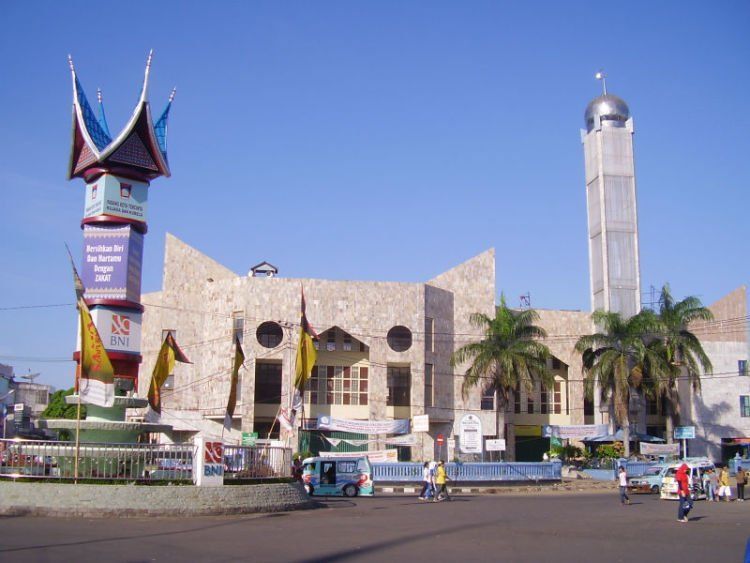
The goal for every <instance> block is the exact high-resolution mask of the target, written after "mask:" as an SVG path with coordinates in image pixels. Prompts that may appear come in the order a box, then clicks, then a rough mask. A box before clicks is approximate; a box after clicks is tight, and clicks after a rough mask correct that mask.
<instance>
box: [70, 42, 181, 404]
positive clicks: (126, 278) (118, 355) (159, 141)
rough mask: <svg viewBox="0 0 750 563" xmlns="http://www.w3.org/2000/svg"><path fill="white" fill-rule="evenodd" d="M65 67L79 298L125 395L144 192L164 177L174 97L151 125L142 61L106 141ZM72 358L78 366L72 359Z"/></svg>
mask: <svg viewBox="0 0 750 563" xmlns="http://www.w3.org/2000/svg"><path fill="white" fill-rule="evenodd" d="M69 62H70V71H71V73H72V76H73V134H72V146H71V150H70V161H69V163H68V179H69V180H70V179H73V178H81V179H83V181H84V182H85V183H86V198H85V201H84V208H83V219H82V221H81V228H82V229H83V261H82V267H81V278H82V279H83V283H84V286H85V287H86V293H85V294H84V298H85V300H86V303H87V304H88V306H89V308H90V309H91V316H92V318H93V319H94V322H95V323H96V327H97V330H98V331H99V334H100V335H101V337H102V342H103V343H104V346H105V348H106V349H107V355H108V356H109V358H110V361H111V362H112V366H113V367H114V371H115V384H116V387H119V388H120V389H121V390H129V389H132V388H133V386H137V379H138V367H139V364H140V363H141V317H142V314H143V306H142V305H141V264H142V258H143V237H144V235H145V234H146V231H147V224H146V210H147V200H148V188H149V185H150V183H151V181H152V180H154V179H156V178H158V177H159V176H167V177H168V176H169V175H170V172H169V165H168V162H167V120H168V117H169V110H170V107H171V105H172V100H173V99H174V91H173V92H172V95H171V96H170V97H169V102H168V103H167V106H166V109H165V110H164V111H163V112H162V114H161V116H160V117H159V119H158V120H157V121H156V122H154V121H153V119H152V118H151V107H150V104H149V101H148V80H149V72H150V69H151V54H149V56H148V61H147V63H146V71H145V76H144V78H143V85H142V87H141V91H140V96H139V97H138V103H137V104H136V106H135V110H134V111H133V114H132V116H131V117H130V119H129V121H128V123H127V124H126V125H125V128H124V129H123V130H122V131H121V132H120V133H119V134H118V135H117V136H116V137H115V138H112V136H111V135H110V132H109V126H108V125H107V121H106V118H105V115H104V106H103V103H102V96H101V92H99V93H98V96H97V97H98V112H97V113H95V112H94V110H93V109H92V107H91V105H90V104H89V101H88V99H87V98H86V94H85V93H84V91H83V87H82V86H81V82H80V81H79V79H78V76H77V74H76V71H75V68H74V67H73V61H72V59H69ZM78 350H80V342H79V345H78ZM74 357H75V359H76V360H78V361H79V362H80V359H79V352H76V354H75V356H74ZM136 388H137V387H136Z"/></svg>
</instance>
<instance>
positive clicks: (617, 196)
mask: <svg viewBox="0 0 750 563" xmlns="http://www.w3.org/2000/svg"><path fill="white" fill-rule="evenodd" d="M585 123H586V131H582V142H583V148H584V160H585V175H586V192H587V205H588V221H589V225H588V226H589V260H590V287H591V304H592V310H593V309H595V308H603V309H605V310H613V311H619V312H621V313H622V314H623V315H626V316H628V315H632V314H635V313H636V312H638V310H640V291H641V288H640V270H639V264H638V223H637V213H636V210H637V206H636V191H635V167H634V160H633V142H632V137H633V131H634V128H633V120H632V117H631V116H630V112H629V109H628V107H627V105H626V104H625V102H624V101H623V100H621V99H620V98H618V97H616V96H613V95H611V94H607V93H606V88H605V93H604V95H602V96H599V97H597V98H595V99H594V100H593V101H592V102H591V103H590V104H589V105H588V107H587V109H586V113H585ZM581 281H582V283H583V280H581ZM301 288H304V292H305V298H306V305H307V309H306V311H307V318H308V319H309V320H310V322H311V323H312V325H313V326H314V328H315V329H316V331H317V333H318V336H319V339H318V340H317V343H316V346H317V348H318V358H317V363H316V366H315V367H314V368H313V373H312V378H311V380H310V381H309V382H308V385H307V388H306V391H305V394H304V408H303V412H302V415H301V417H300V418H301V421H298V422H299V426H298V428H296V429H294V430H293V431H292V433H290V434H289V436H286V435H285V431H284V430H281V429H280V426H279V423H278V422H276V417H277V414H278V413H279V410H280V409H282V408H287V407H288V406H290V405H291V396H290V389H291V387H292V380H293V374H294V360H295V354H296V349H297V343H298V337H299V320H300V294H301ZM496 296H497V284H496V279H495V251H494V250H493V249H489V250H487V251H485V252H483V253H482V254H479V255H478V256H475V257H473V258H470V259H468V260H467V261H466V262H464V263H462V264H459V265H456V266H455V267H454V268H452V269H451V270H448V271H447V272H444V273H442V274H439V275H437V276H436V277H434V278H433V279H431V280H428V281H425V282H424V283H401V282H393V281H335V280H320V279H289V278H284V277H283V276H282V275H279V271H278V270H277V269H276V267H275V266H273V265H272V264H269V263H267V262H263V263H261V264H258V265H257V266H255V267H253V268H252V269H251V270H250V272H248V274H247V275H238V274H237V273H235V272H233V271H231V270H229V269H227V268H225V267H224V266H222V265H221V264H218V263H217V262H215V261H214V260H212V259H211V258H209V257H208V256H205V255H204V254H202V253H201V252H199V251H198V250H196V249H195V248H192V247H190V246H188V245H187V244H185V243H184V242H182V241H180V240H179V239H178V238H176V237H174V236H172V235H168V236H167V240H166V251H165V261H164V277H163V286H162V290H161V291H158V292H155V293H150V294H144V295H143V296H142V303H143V305H144V306H145V312H144V314H143V326H142V341H143V346H142V348H143V350H142V353H143V363H142V365H141V377H140V380H139V389H138V393H139V394H140V395H141V396H145V395H146V394H147V390H148V385H149V380H150V373H151V370H152V369H153V366H154V363H155V360H156V356H157V353H158V350H159V346H160V343H161V342H162V340H163V337H164V335H165V333H166V331H172V332H173V333H174V335H175V337H176V340H177V342H178V343H179V345H180V346H181V348H182V349H183V351H184V352H185V354H186V355H187V356H188V358H189V359H190V360H191V361H192V362H193V363H192V364H179V363H178V364H177V365H176V367H175V369H174V373H173V374H172V375H171V376H170V378H169V380H168V381H167V383H166V385H165V389H164V392H163V408H162V420H163V421H165V422H166V423H167V424H171V425H172V426H173V427H174V432H173V434H172V435H171V436H170V437H169V438H171V439H173V440H175V441H181V440H187V439H190V438H191V437H192V436H194V435H196V434H198V433H202V434H206V435H208V436H220V435H222V422H223V419H224V412H225V407H226V401H227V397H228V394H229V379H230V368H231V364H232V358H233V354H234V350H233V337H234V336H235V335H237V336H238V337H239V338H240V340H241V342H242V345H243V348H244V352H245V356H246V361H245V363H244V366H243V368H242V369H241V370H240V385H239V389H238V403H237V408H236V409H235V413H234V419H233V422H232V430H231V432H224V434H223V436H224V439H225V440H227V441H229V442H234V443H238V442H240V441H241V440H242V437H243V433H244V435H245V436H247V435H250V434H251V433H257V435H258V437H259V438H261V439H263V438H270V439H286V440H287V443H289V444H291V445H292V446H293V447H294V448H295V449H299V450H302V451H305V450H312V451H361V450H370V451H373V450H375V451H382V450H386V449H389V448H390V449H396V450H397V454H398V458H399V459H401V460H408V459H411V460H423V459H431V458H438V457H439V458H443V459H453V458H454V457H465V456H462V455H461V454H460V451H461V444H460V436H461V430H460V428H459V426H460V425H461V424H462V420H463V419H465V418H466V416H467V415H473V419H474V420H476V419H478V420H479V423H480V426H481V433H482V435H483V437H484V439H485V440H487V439H493V438H504V439H505V440H506V451H505V454H504V459H506V460H519V461H524V460H529V461H538V460H540V459H541V457H542V453H543V452H544V451H547V450H548V449H549V447H550V440H549V438H548V437H546V436H545V435H544V433H543V429H544V427H545V426H547V425H560V426H567V425H582V424H602V423H604V424H607V423H609V422H610V416H609V410H608V407H607V405H599V403H598V401H593V402H589V401H587V400H585V398H584V392H583V376H582V373H581V359H580V354H577V353H576V352H575V351H574V349H573V347H574V345H575V342H576V340H577V338H578V336H580V335H583V334H590V333H592V332H593V331H594V327H593V325H592V323H591V320H590V313H591V312H590V311H565V310H545V309H541V310H540V309H537V312H538V313H539V315H540V321H539V322H538V324H539V325H540V326H542V327H543V328H544V329H545V330H546V331H547V333H548V339H547V341H546V342H545V344H547V346H548V347H549V349H550V351H551V352H552V354H553V358H552V359H551V360H550V363H549V367H550V368H551V369H552V371H553V373H554V377H555V383H554V386H553V387H552V388H549V389H544V388H537V389H535V390H534V392H533V393H530V394H527V393H526V392H525V391H522V392H520V393H518V394H516V395H515V397H513V399H512V400H511V401H510V402H509V403H508V404H507V405H497V404H495V403H496V402H495V399H494V397H493V395H492V393H485V392H483V389H482V388H481V387H477V388H475V389H473V390H472V391H471V392H470V393H469V394H468V396H466V397H464V396H463V395H462V392H461V384H462V376H463V373H464V372H465V370H466V367H467V366H457V367H455V368H454V367H452V366H451V365H450V361H449V360H450V357H451V354H452V353H453V352H454V351H455V350H457V349H458V348H459V347H461V346H463V345H464V344H466V343H468V342H471V341H476V340H479V339H480V338H481V336H482V335H481V334H479V333H478V332H477V329H476V328H475V327H473V326H472V325H471V324H470V323H469V316H470V315H471V314H472V313H485V314H487V315H490V316H494V308H495V305H496ZM711 309H712V310H713V312H714V315H715V320H714V321H712V322H709V323H703V324H701V325H699V326H696V327H695V332H696V334H697V335H698V336H699V337H700V338H701V340H702V342H703V345H704V348H705V349H706V351H707V352H708V354H709V356H710V357H711V360H712V362H713V365H714V375H713V376H710V377H709V376H707V377H705V378H704V379H703V392H702V393H701V394H698V395H695V394H693V393H692V391H690V389H688V388H685V389H680V395H681V398H682V402H683V404H682V408H681V411H682V415H681V416H682V418H681V421H680V424H681V425H695V426H696V439H695V440H691V441H690V446H689V449H690V454H691V455H709V456H711V457H712V458H714V459H717V460H718V459H722V458H725V459H726V458H727V457H731V456H733V455H734V453H735V452H736V451H737V450H738V448H740V447H742V445H743V444H747V443H750V377H745V375H747V360H748V338H747V329H746V326H747V298H746V290H745V288H744V286H743V287H741V288H738V289H737V290H735V291H733V292H732V293H730V294H729V295H727V296H726V297H725V298H723V299H722V300H720V301H719V302H717V303H716V304H714V305H712V306H711ZM743 373H744V375H743ZM497 408H500V409H502V410H503V411H504V412H502V413H501V416H500V417H498V416H497V411H496V409H497ZM631 410H632V413H631V416H632V418H633V426H634V430H636V431H637V432H641V433H648V434H652V435H657V436H663V434H664V432H665V424H664V419H663V417H662V416H661V411H660V408H659V405H658V404H656V402H654V401H646V400H642V401H640V403H638V404H634V405H631ZM419 415H428V416H429V429H428V431H426V432H420V433H414V434H412V435H411V436H413V437H416V438H412V441H411V442H409V441H406V440H404V441H401V442H399V441H398V440H393V438H396V436H395V435H391V434H387V433H379V434H368V433H366V432H364V431H360V432H356V431H355V432H351V431H342V430H341V429H333V430H331V429H326V428H321V427H320V426H319V423H320V421H321V420H328V419H340V420H343V421H360V422H365V421H366V422H370V423H375V422H388V421H398V420H412V421H413V420H414V417H415V416H419ZM498 420H499V421H500V422H498ZM498 426H501V427H498ZM344 440H347V441H344ZM352 442H354V443H352ZM493 453H494V452H493ZM483 455H484V454H483ZM495 456H497V454H495ZM475 457H478V456H475ZM485 459H489V456H487V457H485ZM495 459H497V457H495Z"/></svg>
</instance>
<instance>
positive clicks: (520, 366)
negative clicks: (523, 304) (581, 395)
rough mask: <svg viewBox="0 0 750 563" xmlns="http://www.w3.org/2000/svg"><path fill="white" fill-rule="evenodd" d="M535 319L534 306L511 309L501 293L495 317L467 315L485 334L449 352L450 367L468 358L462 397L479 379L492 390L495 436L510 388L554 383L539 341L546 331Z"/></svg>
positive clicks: (485, 388)
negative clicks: (477, 340)
mask: <svg viewBox="0 0 750 563" xmlns="http://www.w3.org/2000/svg"><path fill="white" fill-rule="evenodd" d="M538 319H539V315H538V314H537V313H536V311H534V310H533V309H525V310H521V311H516V310H513V309H510V308H509V307H508V306H507V304H506V302H505V296H501V297H500V305H499V306H498V307H497V308H496V309H495V317H494V318H492V317H490V316H488V315H485V314H483V313H474V314H473V315H471V317H470V321H471V323H472V325H474V326H475V327H477V328H479V329H481V330H482V332H483V334H484V338H482V340H480V341H479V342H472V343H470V344H466V345H465V346H462V347H461V348H459V349H458V350H456V351H455V352H454V353H453V355H452V356H451V366H453V367H456V366H459V365H461V364H464V363H467V362H471V365H470V366H469V368H468V370H467V371H466V374H465V375H464V381H463V388H462V391H463V395H464V397H466V395H467V394H468V391H469V390H470V389H471V388H472V387H475V386H476V385H478V384H480V382H481V383H482V384H483V385H482V387H483V389H484V390H486V391H489V390H492V391H494V393H495V397H496V405H495V411H496V416H497V432H498V437H500V436H502V432H503V428H504V415H505V412H504V411H505V409H504V406H505V405H506V404H507V403H508V398H509V396H510V393H511V392H512V391H513V390H515V389H517V388H520V387H523V388H525V389H526V390H527V391H529V392H530V391H532V390H533V389H534V384H535V383H536V382H537V381H541V383H542V384H543V385H544V386H546V387H549V386H551V385H552V384H553V380H554V378H553V376H552V373H551V372H550V371H549V369H548V368H547V358H549V357H550V352H549V349H548V348H547V347H546V346H545V345H544V344H542V343H541V342H539V339H541V338H545V337H546V336H547V333H546V332H545V331H544V329H543V328H540V327H538V326H536V325H534V324H533V323H534V322H535V321H537V320H538Z"/></svg>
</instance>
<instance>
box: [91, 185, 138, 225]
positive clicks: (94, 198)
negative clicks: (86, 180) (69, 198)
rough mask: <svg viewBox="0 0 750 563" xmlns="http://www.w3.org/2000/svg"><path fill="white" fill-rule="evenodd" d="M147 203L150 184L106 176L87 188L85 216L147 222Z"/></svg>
mask: <svg viewBox="0 0 750 563" xmlns="http://www.w3.org/2000/svg"><path fill="white" fill-rule="evenodd" d="M147 202H148V184H143V183H141V182H135V181H133V180H126V179H124V178H118V177H116V176H112V175H111V174H105V175H104V176H101V177H100V178H99V179H98V180H97V181H96V182H94V183H92V184H88V185H87V186H86V205H85V206H84V210H83V216H84V217H85V218H86V217H95V216H97V215H112V216H115V217H123V218H125V219H131V220H133V221H139V222H145V221H146V205H147Z"/></svg>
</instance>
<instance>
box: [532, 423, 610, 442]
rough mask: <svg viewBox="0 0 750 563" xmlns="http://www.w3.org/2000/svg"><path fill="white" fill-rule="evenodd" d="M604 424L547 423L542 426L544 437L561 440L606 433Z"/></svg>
mask: <svg viewBox="0 0 750 563" xmlns="http://www.w3.org/2000/svg"><path fill="white" fill-rule="evenodd" d="M607 432H608V428H607V425H606V424H576V425H568V426H555V425H547V426H544V427H543V428H542V436H544V437H545V438H560V439H561V440H581V439H583V438H591V437H594V436H603V435H605V434H607Z"/></svg>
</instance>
